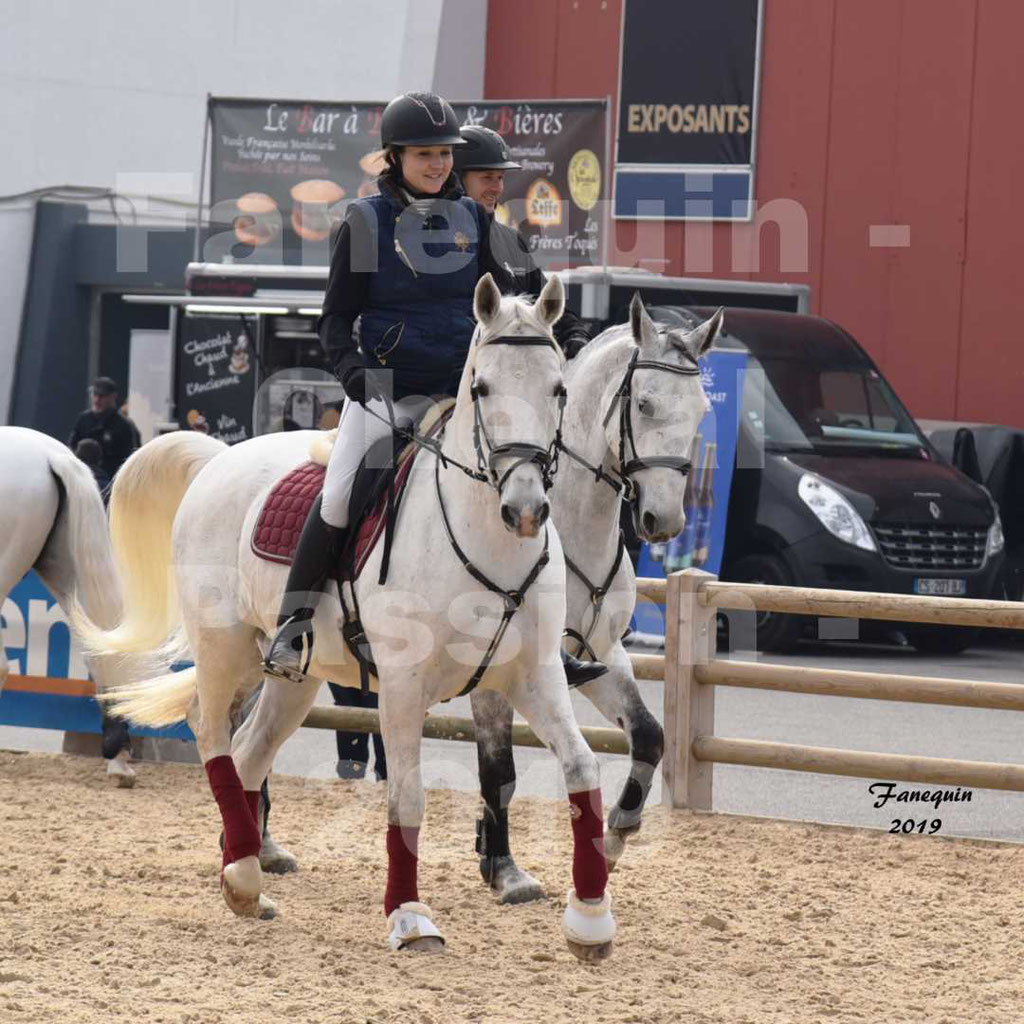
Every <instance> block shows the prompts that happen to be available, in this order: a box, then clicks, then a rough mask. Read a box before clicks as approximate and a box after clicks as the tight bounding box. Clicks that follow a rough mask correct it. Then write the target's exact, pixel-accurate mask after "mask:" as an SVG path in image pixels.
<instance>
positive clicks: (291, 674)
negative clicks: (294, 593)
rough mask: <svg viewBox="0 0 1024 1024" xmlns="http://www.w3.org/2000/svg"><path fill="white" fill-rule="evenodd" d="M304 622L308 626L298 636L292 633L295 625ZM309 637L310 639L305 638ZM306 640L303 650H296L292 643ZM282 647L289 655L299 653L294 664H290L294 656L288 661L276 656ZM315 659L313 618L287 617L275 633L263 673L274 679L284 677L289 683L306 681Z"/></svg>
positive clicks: (268, 649) (265, 658) (264, 660)
mask: <svg viewBox="0 0 1024 1024" xmlns="http://www.w3.org/2000/svg"><path fill="white" fill-rule="evenodd" d="M299 623H304V624H305V626H306V628H305V629H303V630H302V632H301V633H300V634H299V635H298V636H292V635H290V634H291V632H292V631H293V630H294V627H295V626H296V625H297V624H299ZM307 637H308V640H305V638H307ZM297 639H298V640H305V642H303V644H302V650H301V651H296V650H295V649H294V648H293V647H292V644H293V643H294V642H295V641H296V640H297ZM282 648H283V649H284V650H285V651H286V652H287V654H289V655H297V657H296V658H295V659H294V662H295V663H294V664H289V662H290V661H292V660H293V659H292V658H288V659H287V660H286V661H277V660H276V659H275V658H274V654H275V653H276V652H279V651H281V650H282ZM312 661H313V629H312V619H298V618H296V617H295V616H292V617H291V618H289V619H287V620H286V621H284V622H283V623H281V625H280V626H279V627H278V630H277V633H276V634H275V635H274V638H273V640H271V641H270V646H269V647H268V648H267V653H266V656H265V657H264V659H263V673H264V675H268V676H272V677H273V678H274V679H282V680H284V681H285V682H287V683H304V682H305V681H306V679H308V678H309V677H308V675H307V673H308V672H309V666H310V664H311V663H312Z"/></svg>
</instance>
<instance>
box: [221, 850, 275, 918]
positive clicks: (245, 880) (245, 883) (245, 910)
mask: <svg viewBox="0 0 1024 1024" xmlns="http://www.w3.org/2000/svg"><path fill="white" fill-rule="evenodd" d="M261 883H262V872H261V871H260V862H259V860H257V858H256V857H243V858H242V859H241V860H236V861H234V862H233V863H231V864H228V865H226V866H225V868H224V870H223V872H222V873H221V877H220V891H221V895H222V896H223V897H224V902H225V903H226V904H227V905H228V906H229V907H230V908H231V911H232V913H234V914H236V915H237V916H238V917H260V910H261V904H260V889H261V888H262V884H261ZM266 903H270V901H269V900H266ZM271 906H273V904H271Z"/></svg>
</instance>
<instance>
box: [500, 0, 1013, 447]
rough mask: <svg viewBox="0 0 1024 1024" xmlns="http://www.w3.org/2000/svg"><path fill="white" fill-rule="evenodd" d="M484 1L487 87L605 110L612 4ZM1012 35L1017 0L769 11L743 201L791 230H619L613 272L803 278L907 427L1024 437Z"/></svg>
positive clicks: (613, 46)
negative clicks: (751, 188) (880, 242)
mask: <svg viewBox="0 0 1024 1024" xmlns="http://www.w3.org/2000/svg"><path fill="white" fill-rule="evenodd" d="M488 10H489V14H488V25H487V63H486V72H485V75H486V77H485V91H486V95H487V96H489V97H501V98H517V97H522V98H542V97H558V96H561V97H593V96H604V95H606V94H610V95H611V96H612V97H613V99H614V97H615V94H616V92H617V89H618V60H619V25H620V19H621V15H622V7H621V0H490V2H489V8H488ZM1022 39H1024V4H1021V3H1018V2H1017V0H942V2H936V0H765V24H764V52H763V60H762V73H761V106H760V113H759V123H758V138H757V182H756V192H757V200H758V204H759V206H760V207H762V208H763V207H764V206H765V204H769V203H771V204H772V205H770V206H768V211H769V212H772V211H775V212H781V213H782V214H783V215H791V214H792V213H793V212H794V211H795V212H796V216H795V217H791V218H790V219H791V220H792V221H793V223H794V224H795V228H792V229H791V228H789V227H787V228H784V229H781V230H780V229H779V228H778V227H776V226H774V225H773V224H771V223H768V224H766V225H765V226H764V227H763V228H761V229H760V230H758V229H757V228H756V226H754V225H739V226H735V227H734V226H732V225H727V224H716V225H714V226H708V225H692V226H687V227H686V228H685V229H684V226H683V225H681V224H678V223H673V224H667V225H665V226H664V231H663V232H662V231H661V226H660V225H651V224H643V225H639V226H637V225H634V224H630V223H625V222H623V223H620V224H619V225H617V227H616V232H615V233H616V239H615V247H616V249H617V250H618V252H619V254H620V257H619V259H618V260H617V262H620V263H624V264H627V265H633V264H635V263H636V262H637V261H638V260H639V259H640V258H643V257H646V258H651V259H652V262H651V263H648V264H647V265H648V266H652V267H654V266H658V264H657V263H656V262H654V261H656V260H657V258H658V257H661V256H664V257H666V258H667V260H668V262H667V265H666V272H667V273H671V274H681V273H684V271H685V272H686V273H687V274H689V275H691V276H702V275H703V276H716V277H722V276H727V277H740V278H750V277H754V278H759V279H761V280H776V281H777V280H787V281H799V282H804V283H807V284H809V285H810V286H811V302H812V308H813V309H814V311H815V312H817V313H820V314H821V315H823V316H827V317H829V318H831V319H833V320H836V321H837V322H839V323H841V324H842V325H843V326H845V327H847V328H848V329H849V330H850V331H851V332H852V333H853V334H854V335H855V336H856V337H857V338H858V340H859V341H860V342H861V343H862V344H863V345H864V347H865V348H867V350H868V351H869V352H870V353H871V355H872V356H873V357H874V358H875V360H876V361H877V362H878V363H879V365H880V366H881V367H882V369H883V370H884V372H885V373H886V375H887V376H888V377H889V379H890V380H891V381H892V383H893V385H894V386H895V388H896V390H897V391H898V392H899V394H900V395H901V396H902V397H903V399H904V401H906V403H907V404H908V405H909V407H910V409H911V411H912V412H913V413H914V414H915V415H916V416H917V417H919V418H935V419H958V420H978V421H983V422H1001V423H1008V424H1012V425H1015V426H1020V427H1024V338H1021V337H1020V327H1019V324H1020V323H1021V322H1022V320H1024V316H1022V314H1024V281H1021V280H1020V277H1021V272H1020V267H1021V260H1020V258H1019V256H1018V250H1019V249H1020V248H1021V245H1022V242H1024V214H1022V213H1021V209H1022V201H1024V197H1022V192H1024V119H1022V117H1021V115H1020V111H1019V102H1020V101H1019V97H1020V88H1019V84H1018V82H1019V79H1018V78H1017V76H1018V75H1019V74H1020V73H1021V72H1020V65H1021V59H1020V47H1021V40H1022ZM613 123H614V121H613ZM773 201H776V202H773ZM779 201H781V202H779ZM796 204H799V205H798V206H797V205H796ZM801 211H802V212H801ZM803 217H806V229H804V228H803V226H802V219H803ZM872 225H906V226H908V227H909V229H910V244H909V246H908V247H905V248H904V247H872V246H871V245H870V244H869V239H870V228H871V226H872ZM638 227H639V234H638ZM684 232H685V233H684ZM783 235H785V236H786V237H787V238H789V242H788V243H787V245H786V247H785V250H784V251H783V249H782V247H781V244H780V237H782V236H783ZM804 252H806V259H805V258H804ZM684 255H686V259H685V261H684Z"/></svg>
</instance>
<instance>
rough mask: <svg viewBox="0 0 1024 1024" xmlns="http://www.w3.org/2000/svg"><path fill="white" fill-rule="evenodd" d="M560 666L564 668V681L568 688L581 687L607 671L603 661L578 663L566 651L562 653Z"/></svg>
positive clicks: (577, 659) (577, 660) (578, 660)
mask: <svg viewBox="0 0 1024 1024" xmlns="http://www.w3.org/2000/svg"><path fill="white" fill-rule="evenodd" d="M562 664H563V665H564V666H565V679H566V682H568V684H569V685H570V686H582V685H583V684H584V683H589V682H591V681H592V680H594V679H597V678H598V676H603V675H604V674H605V672H607V671H608V666H607V665H606V664H605V663H604V662H603V661H580V659H579V658H574V657H573V656H572V655H571V654H568V653H567V652H566V651H564V650H563V651H562Z"/></svg>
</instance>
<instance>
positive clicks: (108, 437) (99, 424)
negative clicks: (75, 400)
mask: <svg viewBox="0 0 1024 1024" xmlns="http://www.w3.org/2000/svg"><path fill="white" fill-rule="evenodd" d="M86 438H90V439H91V440H93V441H96V442H97V443H98V444H99V446H100V448H101V450H102V452H103V456H102V459H101V465H102V466H103V470H104V472H105V473H106V474H107V476H109V477H111V478H113V476H114V474H115V473H116V472H117V471H118V470H119V469H120V468H121V464H122V463H123V462H124V460H125V459H127V458H128V456H129V455H131V453H132V452H133V451H135V449H136V448H137V447H138V441H137V432H136V431H135V430H133V429H132V424H130V423H129V422H128V420H126V419H125V418H124V417H123V416H122V415H121V413H120V412H119V411H118V406H117V384H116V383H114V381H112V380H111V379H110V378H109V377H97V378H96V379H95V380H94V381H93V382H92V386H91V387H90V388H89V408H88V409H86V410H85V412H83V413H82V415H81V416H79V417H78V419H77V420H76V421H75V427H74V429H73V430H72V431H71V436H70V437H69V438H68V447H69V448H70V449H71V450H72V451H75V450H76V449H77V448H78V443H79V441H82V440H85V439H86Z"/></svg>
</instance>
